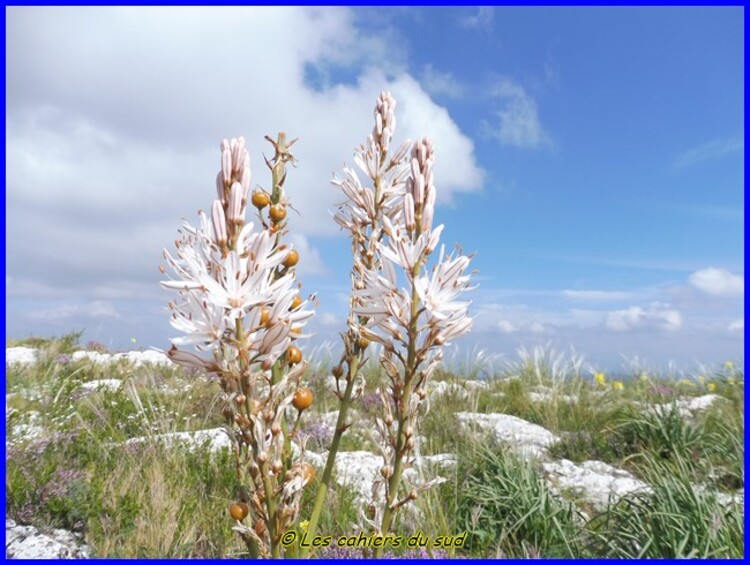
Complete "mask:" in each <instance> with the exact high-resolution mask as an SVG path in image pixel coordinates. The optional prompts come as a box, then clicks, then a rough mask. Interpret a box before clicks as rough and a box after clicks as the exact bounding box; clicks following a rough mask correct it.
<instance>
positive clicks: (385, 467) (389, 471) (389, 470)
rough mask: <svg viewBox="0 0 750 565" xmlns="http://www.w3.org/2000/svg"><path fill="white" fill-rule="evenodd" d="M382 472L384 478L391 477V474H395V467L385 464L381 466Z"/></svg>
mask: <svg viewBox="0 0 750 565" xmlns="http://www.w3.org/2000/svg"><path fill="white" fill-rule="evenodd" d="M380 474H381V475H382V476H383V478H384V479H389V478H391V475H392V474H393V468H392V467H391V466H390V465H383V466H382V467H381V468H380Z"/></svg>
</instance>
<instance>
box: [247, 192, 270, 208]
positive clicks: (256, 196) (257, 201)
mask: <svg viewBox="0 0 750 565" xmlns="http://www.w3.org/2000/svg"><path fill="white" fill-rule="evenodd" d="M251 202H252V203H253V206H255V207H256V208H265V207H266V206H268V205H269V204H270V202H271V197H270V196H269V195H268V193H266V192H263V191H262V190H257V191H255V192H253V196H252V198H251Z"/></svg>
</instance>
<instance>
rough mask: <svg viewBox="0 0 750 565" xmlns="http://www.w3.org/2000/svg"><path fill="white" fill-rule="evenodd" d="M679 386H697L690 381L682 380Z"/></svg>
mask: <svg viewBox="0 0 750 565" xmlns="http://www.w3.org/2000/svg"><path fill="white" fill-rule="evenodd" d="M678 384H681V385H683V386H695V383H694V382H693V381H691V380H689V379H680V382H679V383H678Z"/></svg>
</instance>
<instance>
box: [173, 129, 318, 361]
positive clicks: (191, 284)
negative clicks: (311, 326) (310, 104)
mask: <svg viewBox="0 0 750 565" xmlns="http://www.w3.org/2000/svg"><path fill="white" fill-rule="evenodd" d="M250 179H251V171H250V157H249V154H248V151H247V149H246V148H245V141H244V139H243V138H239V139H232V140H231V141H230V140H226V139H225V140H223V141H222V143H221V171H220V172H219V174H218V175H217V179H216V182H217V187H216V188H217V193H218V197H219V198H218V199H217V200H214V202H213V203H212V206H211V216H210V218H209V217H208V216H207V215H206V214H204V213H203V212H200V214H199V217H200V226H199V227H193V226H191V225H190V224H188V223H187V222H184V224H183V227H182V228H181V230H180V231H181V233H182V234H183V237H182V239H181V240H180V241H178V242H177V252H176V255H172V254H170V253H169V252H167V251H166V250H165V252H164V257H165V259H166V260H167V263H168V264H169V265H170V266H171V267H172V270H173V271H174V274H175V275H176V278H175V279H174V280H170V281H163V282H162V283H161V285H162V287H164V288H166V289H169V290H175V291H177V292H178V293H179V294H180V296H179V297H178V298H177V299H175V300H173V301H172V302H170V305H169V309H170V311H171V319H170V322H171V324H172V326H173V327H174V328H175V329H177V330H179V331H180V332H183V333H184V334H185V335H184V337H177V338H175V339H174V340H173V343H174V344H175V345H187V344H193V345H195V347H196V348H197V349H198V350H199V351H210V350H212V349H213V348H215V347H217V346H218V345H219V344H220V343H222V342H223V341H222V340H224V337H225V334H226V332H227V330H230V331H231V330H232V329H233V328H235V322H236V321H237V320H242V321H247V322H250V324H249V325H248V324H246V325H248V336H247V342H248V343H247V347H248V348H249V349H250V351H251V352H253V354H252V356H254V357H255V358H257V359H258V360H260V361H267V362H271V363H273V362H274V361H275V360H276V359H277V358H278V357H280V356H281V355H282V354H283V353H284V351H285V349H286V348H287V347H288V346H289V344H290V343H291V337H290V332H291V331H292V330H294V331H295V333H294V337H295V339H299V338H304V337H306V336H305V335H304V334H303V333H302V330H303V328H304V326H305V324H306V323H307V321H308V320H309V318H310V317H311V316H312V314H313V313H312V310H309V309H308V308H307V306H309V304H310V302H309V301H302V302H301V306H299V307H297V308H296V309H294V310H291V309H290V306H291V304H292V301H293V300H294V299H295V297H297V296H298V294H299V291H298V289H297V285H296V281H295V278H294V271H293V270H291V271H288V272H286V274H284V275H283V276H279V275H278V272H277V268H278V266H279V265H280V264H281V263H282V262H283V261H284V259H285V258H286V256H287V255H288V253H289V250H288V249H286V250H280V249H278V247H277V242H276V236H275V235H274V234H272V233H270V232H269V231H268V230H261V231H255V225H254V224H252V223H248V224H245V209H246V203H247V192H248V190H249V187H250ZM230 234H235V235H234V236H233V239H234V240H235V242H234V245H233V248H232V249H231V250H230V249H228V247H229V240H230ZM282 306H284V307H283V308H282ZM263 308H266V309H268V310H269V311H271V312H272V316H271V319H270V320H269V321H268V322H267V323H265V324H259V323H258V320H259V318H260V311H261V309H263ZM230 343H231V341H230ZM224 345H226V343H225V344H224ZM236 357H237V355H236V354H234V355H230V358H232V359H233V358H236Z"/></svg>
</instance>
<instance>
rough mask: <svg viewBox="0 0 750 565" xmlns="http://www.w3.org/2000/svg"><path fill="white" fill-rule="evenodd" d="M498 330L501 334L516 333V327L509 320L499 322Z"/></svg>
mask: <svg viewBox="0 0 750 565" xmlns="http://www.w3.org/2000/svg"><path fill="white" fill-rule="evenodd" d="M497 329H498V331H499V332H500V333H503V334H512V333H513V332H514V331H516V327H515V326H514V325H513V324H512V323H510V322H509V321H508V320H499V321H498V322H497Z"/></svg>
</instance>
